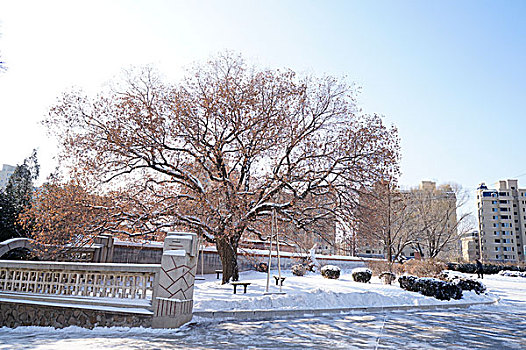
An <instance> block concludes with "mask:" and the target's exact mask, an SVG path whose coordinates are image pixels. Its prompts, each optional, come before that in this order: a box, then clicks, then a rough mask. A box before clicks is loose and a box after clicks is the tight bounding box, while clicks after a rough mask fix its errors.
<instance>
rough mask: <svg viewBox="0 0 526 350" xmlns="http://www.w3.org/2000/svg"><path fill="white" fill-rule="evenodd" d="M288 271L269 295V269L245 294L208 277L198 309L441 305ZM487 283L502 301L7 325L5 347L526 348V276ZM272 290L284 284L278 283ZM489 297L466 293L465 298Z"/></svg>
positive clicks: (392, 290) (0, 343) (345, 279)
mask: <svg viewBox="0 0 526 350" xmlns="http://www.w3.org/2000/svg"><path fill="white" fill-rule="evenodd" d="M284 275H285V276H286V277H287V279H286V280H285V284H284V291H286V292H287V294H286V295H272V296H265V295H263V291H264V287H265V284H266V279H265V274H260V273H255V272H247V273H242V274H241V279H242V280H245V281H252V282H253V283H254V284H253V285H250V286H249V289H248V293H247V294H246V295H243V294H238V295H233V294H232V286H231V285H225V286H221V285H220V284H219V283H218V280H217V279H216V276H215V275H213V276H212V275H209V276H205V277H206V279H207V280H206V281H197V285H196V293H195V298H196V307H197V310H203V309H204V308H207V307H213V308H214V309H218V308H219V307H220V306H221V307H222V308H223V309H225V308H228V309H234V308H240V307H243V308H244V309H248V308H253V309H262V308H264V306H265V305H267V304H266V303H270V302H272V307H278V306H279V307H289V308H296V307H300V306H297V305H296V304H297V302H304V303H305V304H308V305H311V306H312V305H314V307H316V308H325V307H327V306H329V307H337V306H338V305H340V306H342V305H345V306H346V307H348V305H349V304H350V305H356V304H360V306H361V305H362V304H361V303H364V302H365V303H369V305H381V304H383V305H389V303H391V302H392V303H394V300H395V299H396V303H397V304H399V303H400V302H405V303H409V304H411V305H415V304H418V305H424V304H429V303H444V302H441V301H437V300H435V299H433V298H427V297H423V296H421V295H419V294H418V293H410V292H405V291H402V290H401V289H400V288H399V287H398V286H397V284H394V285H393V286H383V285H382V284H381V283H380V281H379V280H377V279H373V281H372V283H370V284H358V283H355V282H352V281H351V279H350V271H347V272H346V271H343V273H342V277H341V279H340V280H326V279H323V278H321V277H320V276H316V275H308V276H305V277H293V276H291V275H289V274H288V273H285V274H284ZM470 277H472V278H473V277H475V276H472V275H471V276H470ZM483 281H484V283H485V284H486V286H487V288H488V291H489V294H488V295H489V296H491V297H495V296H498V297H500V298H501V301H500V302H499V303H497V304H491V305H483V306H475V307H470V308H468V309H458V308H457V309H448V310H422V311H419V310H418V309H417V310H412V311H394V312H391V311H390V312H376V313H362V312H356V313H350V314H331V315H327V316H323V317H306V316H302V317H300V318H297V319H296V318H289V319H276V320H262V321H258V320H255V321H252V320H230V321H228V320H226V321H223V320H210V319H201V320H198V319H194V320H193V321H192V322H191V323H189V324H187V325H185V326H183V327H181V328H179V329H147V328H123V327H112V328H103V327H96V328H95V329H92V330H89V329H83V328H78V327H67V328H64V329H53V328H50V327H18V328H16V329H10V328H6V327H3V328H0V349H13V350H26V349H31V350H33V349H39V350H51V349H52V350H59V349H64V350H69V349H72V348H74V349H90V350H91V349H93V350H101V349H112V350H126V349H186V348H193V349H241V348H252V349H298V348H316V349H331V350H337V349H374V348H382V349H401V348H403V349H490V348H491V349H526V339H524V338H523V336H522V335H523V334H526V323H525V321H524V320H526V278H521V277H506V276H498V275H492V276H485V278H484V280H483ZM271 282H274V281H273V280H272V281H271ZM271 290H272V291H278V290H279V289H278V287H276V286H275V284H274V283H273V285H272V289H271ZM408 293H409V294H408ZM350 296H354V297H356V298H361V299H360V300H354V299H353V298H352V297H350ZM267 297H269V298H270V301H268V299H266V298H267ZM486 298H487V296H485V297H484V296H476V295H472V294H471V293H465V298H464V300H465V301H468V300H475V301H480V300H487V299H486ZM213 300H216V302H215V303H214V302H213ZM265 300H266V301H265ZM294 301H296V304H294ZM455 302H458V301H455ZM445 303H447V302H445ZM229 304H231V305H229ZM207 305H208V306H207ZM280 305H281V306H280ZM283 305H288V306H283ZM303 307H304V306H303Z"/></svg>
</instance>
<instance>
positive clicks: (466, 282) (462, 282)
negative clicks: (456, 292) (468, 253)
mask: <svg viewBox="0 0 526 350" xmlns="http://www.w3.org/2000/svg"><path fill="white" fill-rule="evenodd" d="M453 283H454V284H456V285H457V286H459V287H460V288H461V289H462V290H468V291H469V290H472V291H474V292H475V293H477V294H481V293H484V292H485V291H486V286H485V285H484V284H483V283H482V282H480V281H475V280H472V279H469V278H457V279H455V280H454V281H453Z"/></svg>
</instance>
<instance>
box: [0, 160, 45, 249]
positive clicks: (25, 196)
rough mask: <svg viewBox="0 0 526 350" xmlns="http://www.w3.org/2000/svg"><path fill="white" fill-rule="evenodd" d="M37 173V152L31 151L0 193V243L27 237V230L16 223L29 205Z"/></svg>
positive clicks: (38, 167) (38, 168)
mask: <svg viewBox="0 0 526 350" xmlns="http://www.w3.org/2000/svg"><path fill="white" fill-rule="evenodd" d="M39 171H40V166H39V165H38V159H37V152H36V150H33V153H32V154H31V156H30V157H29V158H26V159H25V160H24V163H23V164H22V165H18V166H17V167H16V169H15V171H14V173H13V174H12V175H11V177H10V178H9V181H8V183H7V186H6V188H5V189H4V190H3V191H1V192H0V241H4V240H6V239H10V238H15V237H27V234H28V229H27V228H26V227H24V226H23V225H21V224H20V223H19V222H18V218H19V215H20V214H21V213H22V212H23V211H24V210H25V209H26V208H28V207H29V206H30V205H31V198H32V197H33V192H34V181H35V180H36V179H37V178H38V174H39Z"/></svg>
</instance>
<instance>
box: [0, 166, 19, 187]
mask: <svg viewBox="0 0 526 350" xmlns="http://www.w3.org/2000/svg"><path fill="white" fill-rule="evenodd" d="M15 169H16V166H12V165H8V164H4V165H3V166H2V170H0V190H3V189H5V187H6V186H7V182H8V181H9V177H11V175H13V173H14V172H15Z"/></svg>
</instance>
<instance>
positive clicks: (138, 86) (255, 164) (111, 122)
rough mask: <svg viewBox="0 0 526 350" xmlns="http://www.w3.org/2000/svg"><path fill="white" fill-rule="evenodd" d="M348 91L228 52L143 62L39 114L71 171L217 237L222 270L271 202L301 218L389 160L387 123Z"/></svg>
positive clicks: (157, 218)
mask: <svg viewBox="0 0 526 350" xmlns="http://www.w3.org/2000/svg"><path fill="white" fill-rule="evenodd" d="M355 95H356V91H355V89H354V87H353V86H352V85H348V84H346V83H344V82H343V81H342V80H340V79H336V78H333V77H323V78H315V77H308V76H307V77H305V76H304V77H300V76H298V75H297V74H295V73H294V72H293V71H290V70H269V69H260V68H258V67H253V66H249V65H247V64H246V63H245V62H244V60H243V59H242V58H240V57H235V56H233V55H231V54H225V55H221V56H219V57H217V58H216V59H214V60H212V61H210V62H208V63H206V64H202V65H199V66H196V67H194V68H193V69H191V70H190V71H189V72H188V74H187V75H186V78H184V79H182V81H180V82H178V83H174V84H170V83H167V82H165V81H163V80H162V79H161V78H160V77H159V76H158V75H157V74H155V72H154V71H153V70H152V69H150V68H144V69H141V70H140V71H139V72H134V73H129V74H127V76H126V78H125V79H124V80H123V81H120V82H118V83H115V84H114V86H113V87H112V88H111V89H108V90H106V91H102V92H100V93H99V94H98V95H97V96H96V97H89V96H87V95H85V94H83V93H81V92H70V93H66V94H64V96H63V98H62V101H61V102H60V103H59V104H58V105H57V106H55V107H54V108H53V109H52V110H51V113H50V117H49V119H48V120H47V121H46V123H47V124H48V125H49V128H50V130H52V131H53V132H55V133H56V134H57V135H58V137H59V140H60V141H61V144H62V156H63V158H64V159H63V160H64V161H65V164H70V165H71V168H72V170H73V176H75V177H82V178H83V179H84V181H90V183H91V184H99V185H100V186H101V187H100V190H101V191H102V190H108V189H111V190H112V191H115V190H116V189H117V188H119V189H120V190H121V191H124V192H125V193H126V195H127V197H129V198H136V199H137V198H138V200H137V202H140V203H141V205H142V206H141V208H142V209H141V210H135V211H134V212H127V213H125V214H126V215H127V216H128V219H127V220H130V218H131V217H132V216H134V215H136V216H137V217H139V216H141V217H142V218H146V217H148V220H149V222H150V223H151V224H152V225H157V227H158V226H159V225H163V226H171V227H187V228H189V229H192V230H195V231H197V232H198V233H199V234H201V235H202V236H203V237H204V238H205V239H207V240H208V241H210V242H213V243H215V244H216V246H217V248H218V252H219V254H220V257H221V260H222V263H223V272H224V273H223V282H227V281H228V280H229V279H230V278H234V279H237V273H238V271H237V258H236V257H237V255H236V254H237V247H238V243H239V240H240V239H241V237H242V236H243V234H244V233H246V232H248V231H250V232H254V233H255V234H258V229H257V228H258V225H257V224H258V223H260V222H261V220H264V219H265V218H268V216H269V214H270V213H271V212H272V211H275V212H276V214H277V215H278V216H279V217H280V218H281V220H285V221H288V222H289V223H293V224H295V225H297V226H302V227H306V226H308V225H309V224H312V223H313V222H315V221H316V220H318V219H321V218H324V217H326V216H327V215H329V214H330V215H337V214H338V210H339V208H340V207H341V206H342V204H343V203H346V204H347V205H348V203H351V202H354V201H355V200H356V194H357V191H358V189H359V188H360V187H361V186H363V185H367V184H372V183H375V182H377V181H379V180H381V179H382V178H383V177H384V176H385V174H386V172H387V170H388V169H391V171H392V169H393V166H394V167H395V168H396V166H397V161H398V150H399V147H398V137H397V132H396V130H395V129H394V128H387V127H385V126H384V124H383V123H382V119H381V117H379V116H377V115H362V114H359V112H358V110H357V108H356V101H355ZM135 208H136V207H135Z"/></svg>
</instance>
